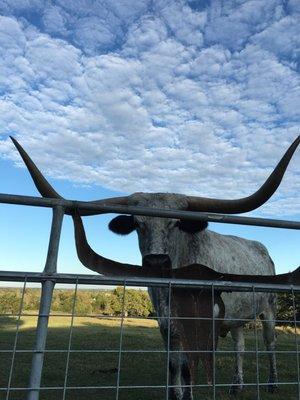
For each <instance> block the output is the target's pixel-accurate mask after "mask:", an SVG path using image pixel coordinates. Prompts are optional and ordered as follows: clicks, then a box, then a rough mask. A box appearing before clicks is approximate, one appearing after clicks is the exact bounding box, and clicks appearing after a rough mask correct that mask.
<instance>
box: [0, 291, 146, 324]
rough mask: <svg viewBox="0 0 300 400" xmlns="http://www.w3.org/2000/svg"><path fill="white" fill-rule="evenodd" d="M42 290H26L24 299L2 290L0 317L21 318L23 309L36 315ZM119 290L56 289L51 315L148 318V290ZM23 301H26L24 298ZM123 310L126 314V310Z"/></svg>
mask: <svg viewBox="0 0 300 400" xmlns="http://www.w3.org/2000/svg"><path fill="white" fill-rule="evenodd" d="M40 295H41V291H40V289H35V288H27V289H25V292H24V296H22V290H21V289H16V288H3V289H0V314H18V313H19V312H20V308H21V306H22V312H24V311H27V312H28V311H37V310H38V309H39V303H40ZM123 295H124V290H123V288H122V287H117V288H115V289H113V290H78V291H77V293H76V298H75V299H74V297H75V293H74V290H69V289H56V290H54V292H53V298H52V304H51V311H52V312H59V313H68V314H69V313H72V312H73V310H74V312H75V313H76V314H84V315H85V314H101V315H107V316H119V315H122V313H123V311H124V314H125V316H129V317H130V316H138V317H148V316H150V315H152V313H153V309H152V304H151V301H150V298H149V295H148V293H147V292H146V291H145V290H136V289H126V292H125V297H124V305H123ZM22 297H23V298H22ZM123 307H124V310H123Z"/></svg>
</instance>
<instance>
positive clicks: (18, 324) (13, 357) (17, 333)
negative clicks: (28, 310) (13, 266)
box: [6, 278, 27, 400]
mask: <svg viewBox="0 0 300 400" xmlns="http://www.w3.org/2000/svg"><path fill="white" fill-rule="evenodd" d="M26 283H27V279H26V278H25V281H24V285H23V289H22V296H21V301H20V308H19V313H18V320H17V329H16V335H15V341H14V347H13V355H12V359H11V364H10V371H9V378H8V384H7V392H6V400H8V399H9V393H10V387H11V380H12V374H13V370H14V363H15V357H16V350H17V343H18V336H19V329H20V320H21V314H22V310H23V303H24V296H25V289H26Z"/></svg>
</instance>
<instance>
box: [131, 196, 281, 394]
mask: <svg viewBox="0 0 300 400" xmlns="http://www.w3.org/2000/svg"><path fill="white" fill-rule="evenodd" d="M132 199H133V203H134V204H135V205H138V206H142V207H145V206H148V207H149V206H150V207H154V208H161V209H162V208H169V209H170V208H171V209H184V208H185V207H186V204H185V196H178V195H172V194H159V193H158V194H143V193H136V194H134V195H132ZM134 219H135V226H136V229H137V233H138V237H139V245H140V250H141V253H142V256H143V259H144V260H148V263H149V264H150V262H149V259H151V257H153V256H155V255H157V256H158V258H157V262H160V261H159V260H161V259H162V256H163V255H167V256H168V257H169V258H170V261H171V265H172V268H174V269H176V268H180V267H182V266H184V265H190V264H203V265H207V266H209V267H210V268H213V269H214V270H216V271H218V272H223V273H234V274H239V275H243V274H250V275H251V274H253V275H274V274H275V268H274V264H273V262H272V260H271V258H270V256H269V254H268V252H267V250H266V248H265V247H264V246H263V245H262V244H261V243H259V242H257V241H251V240H246V239H242V238H239V237H236V236H229V235H221V234H218V233H215V232H212V231H210V230H208V229H205V225H204V226H202V227H200V230H199V231H197V232H185V231H182V230H181V229H180V228H179V227H178V224H177V221H176V220H171V219H163V218H151V217H139V216H136V217H134ZM200 224H201V223H200ZM201 228H202V229H201ZM154 260H155V258H154ZM154 262H155V261H154ZM149 267H151V265H149ZM149 293H150V297H151V299H152V302H153V305H154V308H155V310H156V312H157V315H158V317H159V325H160V330H161V333H162V336H163V338H164V340H165V343H166V344H167V343H168V320H167V316H168V312H169V311H168V291H167V290H166V289H154V288H151V289H149ZM222 298H223V301H224V303H225V320H224V321H223V329H224V330H225V331H231V335H232V337H233V340H234V344H235V350H236V351H237V352H239V353H237V355H236V368H235V375H234V380H233V383H234V385H233V387H232V391H233V392H235V391H237V390H240V389H241V387H242V384H243V371H242V352H243V350H244V340H243V331H242V327H243V325H244V323H245V322H244V321H247V320H249V319H252V318H254V317H255V316H257V315H261V316H262V318H263V325H264V338H265V342H266V345H267V348H268V350H274V346H275V336H274V323H273V322H271V321H272V320H274V319H275V301H274V296H273V295H272V294H268V293H256V294H255V295H254V294H253V293H252V292H250V293H248V292H247V293H241V292H240V293H223V294H222ZM162 317H166V318H162ZM264 319H267V322H265V321H264ZM176 330H177V329H176V324H173V325H172V324H171V335H170V344H171V348H172V349H173V350H180V349H182V348H181V342H180V340H178V335H177V333H176ZM191 350H193V349H191ZM186 369H187V366H186V360H185V356H183V355H178V354H176V353H172V354H171V365H170V380H171V385H175V386H178V388H176V389H174V390H173V389H171V398H173V399H181V398H182V390H181V388H180V386H181V385H189V384H190V377H187V379H185V377H186V374H183V373H182V372H183V371H184V370H186ZM275 381H276V366H275V358H274V356H273V355H272V354H271V355H270V383H275ZM269 388H270V389H271V386H270V387H269ZM187 392H188V393H187ZM184 398H186V399H189V398H192V394H191V390H190V389H185V393H184Z"/></svg>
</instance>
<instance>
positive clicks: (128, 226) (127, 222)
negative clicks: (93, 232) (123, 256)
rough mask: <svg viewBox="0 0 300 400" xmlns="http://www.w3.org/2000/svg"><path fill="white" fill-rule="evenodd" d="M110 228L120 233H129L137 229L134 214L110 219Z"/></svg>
mask: <svg viewBox="0 0 300 400" xmlns="http://www.w3.org/2000/svg"><path fill="white" fill-rule="evenodd" d="M108 228H109V229H110V230H111V231H112V232H114V233H117V234H118V235H128V234H129V233H131V232H133V231H134V230H135V228H136V224H135V222H134V218H133V216H132V215H119V216H118V217H116V218H113V219H112V220H111V221H110V223H109V224H108Z"/></svg>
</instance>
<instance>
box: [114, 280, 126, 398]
mask: <svg viewBox="0 0 300 400" xmlns="http://www.w3.org/2000/svg"><path fill="white" fill-rule="evenodd" d="M125 296H126V280H124V286H123V299H122V314H121V315H122V316H121V326H120V344H119V358H118V375H117V387H116V389H117V390H116V400H118V399H119V390H120V375H121V360H122V346H123V329H124V316H125Z"/></svg>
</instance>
